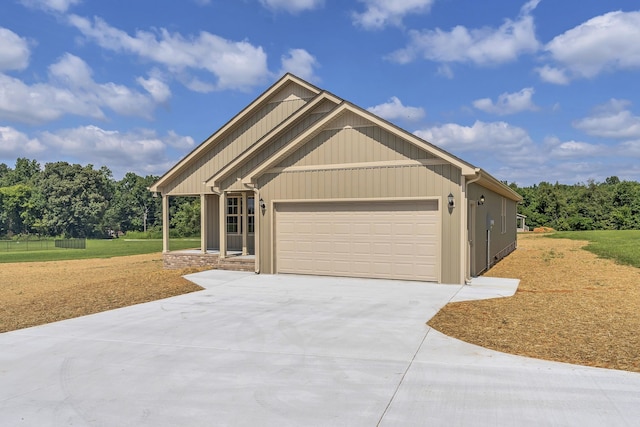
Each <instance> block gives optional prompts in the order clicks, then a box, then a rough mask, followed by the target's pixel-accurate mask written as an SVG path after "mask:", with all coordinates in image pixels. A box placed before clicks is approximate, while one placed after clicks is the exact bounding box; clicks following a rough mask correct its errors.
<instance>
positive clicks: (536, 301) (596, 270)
mask: <svg viewBox="0 0 640 427" xmlns="http://www.w3.org/2000/svg"><path fill="white" fill-rule="evenodd" d="M586 244H587V242H581V241H575V240H566V239H549V238H545V237H543V236H539V235H525V236H520V237H519V241H518V246H519V247H518V249H517V250H516V251H515V252H513V253H512V254H511V255H509V256H508V257H507V258H505V259H504V260H502V261H501V262H500V263H498V264H497V265H496V266H494V267H493V268H492V269H491V270H490V271H489V272H488V273H487V274H486V276H491V277H509V278H518V279H520V280H521V281H520V286H519V288H518V291H517V292H516V294H515V295H514V296H513V297H511V298H499V299H492V300H484V301H470V302H461V303H452V304H448V305H447V306H445V307H444V308H443V309H442V310H441V311H440V312H439V313H438V314H437V315H436V316H435V317H434V318H433V319H431V320H430V321H429V325H430V326H432V327H433V328H435V329H437V330H439V331H441V332H443V333H445V334H447V335H450V336H452V337H456V338H458V339H461V340H463V341H467V342H470V343H473V344H477V345H480V346H483V347H487V348H491V349H494V350H498V351H503V352H507V353H513V354H519V355H523V356H530V357H536V358H539V359H547V360H556V361H561V362H568V363H575V364H581V365H589V366H598V367H603V368H611V369H621V370H627V371H634V372H640V334H639V333H638V331H640V269H637V268H634V267H629V266H623V265H618V264H616V263H615V262H613V261H611V260H605V259H600V258H598V257H597V256H596V255H594V254H592V253H590V252H587V251H586V250H584V249H581V248H582V247H583V246H585V245H586Z"/></svg>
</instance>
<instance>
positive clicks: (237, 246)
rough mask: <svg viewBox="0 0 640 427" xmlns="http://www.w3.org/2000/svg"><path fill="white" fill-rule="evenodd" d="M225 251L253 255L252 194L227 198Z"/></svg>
mask: <svg viewBox="0 0 640 427" xmlns="http://www.w3.org/2000/svg"><path fill="white" fill-rule="evenodd" d="M226 232H227V251H232V252H233V251H239V252H241V253H242V254H243V255H252V254H254V253H255V198H254V196H253V193H251V195H249V194H248V193H244V194H243V193H240V194H231V195H229V196H227V208H226Z"/></svg>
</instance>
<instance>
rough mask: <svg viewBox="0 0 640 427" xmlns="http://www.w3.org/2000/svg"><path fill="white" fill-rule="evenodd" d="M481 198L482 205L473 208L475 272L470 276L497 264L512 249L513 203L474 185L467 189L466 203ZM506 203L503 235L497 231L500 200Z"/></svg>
mask: <svg viewBox="0 0 640 427" xmlns="http://www.w3.org/2000/svg"><path fill="white" fill-rule="evenodd" d="M482 195H484V197H485V202H484V204H483V205H481V206H478V207H477V209H476V236H475V242H476V243H477V244H476V254H475V256H476V258H475V259H476V264H475V265H476V271H475V272H473V271H472V272H471V273H472V274H473V275H477V274H480V273H481V272H483V271H486V270H488V268H490V267H491V266H492V265H494V264H495V263H496V262H497V261H499V260H500V259H502V258H503V257H505V256H506V255H508V254H509V253H510V252H511V251H513V250H514V249H515V248H516V244H517V232H516V209H517V203H516V202H515V201H513V200H511V199H509V198H506V197H504V196H501V195H500V194H497V193H495V192H493V191H491V190H488V189H486V188H484V187H481V186H480V185H477V184H471V185H470V186H469V189H468V197H469V199H470V200H479V199H480V196H482ZM503 199H505V200H506V217H505V219H506V232H505V233H502V230H501V228H502V227H501V215H502V200H503ZM491 220H493V221H494V225H493V227H492V228H491V234H490V243H489V258H488V262H489V266H487V230H488V229H489V223H490V221H491Z"/></svg>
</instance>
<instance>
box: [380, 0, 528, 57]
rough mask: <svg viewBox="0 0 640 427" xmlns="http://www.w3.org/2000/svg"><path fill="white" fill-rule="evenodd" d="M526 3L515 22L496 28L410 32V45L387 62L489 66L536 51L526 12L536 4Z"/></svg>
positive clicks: (508, 22)
mask: <svg viewBox="0 0 640 427" xmlns="http://www.w3.org/2000/svg"><path fill="white" fill-rule="evenodd" d="M537 3H538V2H537V1H529V2H528V3H526V4H525V6H523V8H522V10H521V14H520V16H519V17H518V19H517V20H515V21H513V20H511V19H506V20H505V22H504V24H502V25H501V26H500V27H498V28H490V27H484V28H477V29H471V30H469V29H467V28H466V27H463V26H461V25H458V26H456V27H454V28H453V29H452V30H451V31H443V30H441V29H440V28H436V29H435V30H425V31H422V32H420V31H411V32H410V33H409V34H410V38H411V40H410V42H409V45H408V46H407V47H406V48H404V49H401V50H398V51H396V52H394V53H392V54H391V55H390V56H389V59H391V60H393V61H396V62H398V63H402V64H403V63H408V62H411V61H413V60H415V59H416V58H417V57H422V58H424V59H427V60H430V61H435V62H444V63H447V62H460V63H468V62H471V63H474V64H477V65H483V66H491V65H495V64H500V63H505V62H510V61H514V60H515V59H516V58H517V57H518V56H519V55H521V54H523V53H534V52H536V51H538V49H539V47H540V43H539V42H538V40H537V38H536V35H535V25H534V22H533V17H532V16H531V15H529V13H530V12H531V11H532V10H533V8H534V7H535V6H536V5H537Z"/></svg>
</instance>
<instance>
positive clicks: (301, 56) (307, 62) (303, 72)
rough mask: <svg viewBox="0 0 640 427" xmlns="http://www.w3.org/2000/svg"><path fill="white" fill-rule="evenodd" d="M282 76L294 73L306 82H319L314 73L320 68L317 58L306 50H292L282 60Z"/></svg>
mask: <svg viewBox="0 0 640 427" xmlns="http://www.w3.org/2000/svg"><path fill="white" fill-rule="evenodd" d="M281 60H282V68H281V72H280V74H284V73H287V72H289V73H292V74H295V75H296V76H298V77H301V78H303V79H305V80H309V81H313V82H317V81H318V80H319V78H318V77H317V76H316V75H315V73H314V67H317V66H318V61H317V60H316V58H315V57H314V56H313V55H311V54H310V53H309V52H307V51H306V50H304V49H290V50H289V52H288V53H287V54H286V55H283V56H282V58H281Z"/></svg>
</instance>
